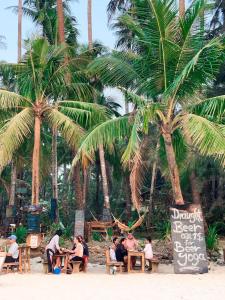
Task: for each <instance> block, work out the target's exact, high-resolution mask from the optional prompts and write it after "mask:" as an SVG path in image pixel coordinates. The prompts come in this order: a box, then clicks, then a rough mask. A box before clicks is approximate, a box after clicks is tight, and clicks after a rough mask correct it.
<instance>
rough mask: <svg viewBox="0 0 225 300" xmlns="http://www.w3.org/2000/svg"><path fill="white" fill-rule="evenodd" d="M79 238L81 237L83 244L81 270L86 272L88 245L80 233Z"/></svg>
mask: <svg viewBox="0 0 225 300" xmlns="http://www.w3.org/2000/svg"><path fill="white" fill-rule="evenodd" d="M79 238H80V239H81V243H82V245H83V250H84V253H83V259H82V264H81V270H82V271H84V272H86V269H87V264H88V259H89V249H88V245H87V244H86V242H85V240H84V238H83V237H82V235H79Z"/></svg>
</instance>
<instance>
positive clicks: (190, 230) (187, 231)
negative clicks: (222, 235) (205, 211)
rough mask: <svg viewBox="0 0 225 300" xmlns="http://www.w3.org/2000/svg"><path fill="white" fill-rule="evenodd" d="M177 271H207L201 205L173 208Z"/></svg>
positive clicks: (174, 248) (174, 249)
mask: <svg viewBox="0 0 225 300" xmlns="http://www.w3.org/2000/svg"><path fill="white" fill-rule="evenodd" d="M171 222H172V240H173V252H174V268H175V273H205V272H207V271H208V262H207V255H206V247H205V236H204V225H203V218H202V212H201V209H200V208H199V207H195V208H193V209H192V210H191V211H189V210H187V211H186V210H178V209H177V208H172V209H171Z"/></svg>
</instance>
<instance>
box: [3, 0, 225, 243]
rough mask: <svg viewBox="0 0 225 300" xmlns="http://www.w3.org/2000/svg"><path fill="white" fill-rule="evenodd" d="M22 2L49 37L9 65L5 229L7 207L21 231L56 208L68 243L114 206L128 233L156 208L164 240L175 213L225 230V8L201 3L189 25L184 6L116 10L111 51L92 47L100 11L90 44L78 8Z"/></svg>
mask: <svg viewBox="0 0 225 300" xmlns="http://www.w3.org/2000/svg"><path fill="white" fill-rule="evenodd" d="M22 2H23V3H22V12H23V17H24V16H26V17H29V18H30V19H31V20H32V21H33V22H34V24H35V25H36V26H38V28H39V29H40V31H39V32H40V36H39V37H35V39H34V38H32V37H30V38H28V39H27V40H26V41H25V42H24V45H25V51H24V52H25V53H24V55H23V57H22V59H18V60H19V63H18V64H10V63H5V62H1V64H0V76H1V82H0V83H1V89H0V145H1V146H0V152H1V155H0V169H1V178H0V207H1V212H2V214H1V220H2V219H5V215H4V214H5V211H6V206H7V205H10V206H13V205H14V204H15V207H16V209H15V210H14V211H15V212H16V214H15V215H14V216H19V217H18V218H19V220H22V221H23V217H22V215H21V213H20V211H21V210H20V208H21V207H26V206H27V205H29V204H30V203H31V202H32V204H38V203H39V202H40V203H41V204H42V205H44V206H45V207H46V208H47V210H48V211H49V210H50V201H49V200H50V198H52V197H53V198H58V200H59V201H58V208H59V218H58V219H57V220H56V221H60V220H61V221H63V223H64V224H65V225H69V228H70V230H69V232H71V228H73V225H72V222H73V220H74V211H75V209H77V208H78V209H84V208H86V218H87V219H92V218H93V217H95V216H97V218H101V217H102V208H103V206H104V207H107V208H109V209H111V211H112V213H113V214H114V215H115V216H121V219H122V220H124V221H125V222H126V224H129V223H131V224H132V223H133V222H134V220H137V218H138V213H139V211H140V210H141V209H145V210H146V209H149V211H150V214H149V215H150V218H149V219H148V224H147V226H148V227H151V225H154V226H155V227H156V228H158V231H159V232H160V233H161V235H163V236H169V233H170V228H169V226H168V224H169V223H168V207H169V206H170V205H171V203H174V202H175V203H176V204H183V203H185V202H195V203H201V204H202V206H203V209H204V212H205V213H206V220H207V221H208V222H209V223H210V224H214V223H215V222H218V221H221V220H223V218H224V216H225V209H224V208H225V205H224V197H225V194H224V184H225V176H224V169H223V166H224V161H225V157H224V154H225V151H224V149H225V127H224V107H225V96H224V95H225V88H224V86H225V85H224V82H225V81H224V78H225V77H224V53H225V52H224V46H225V45H224V28H225V26H224V19H225V18H224V6H223V5H224V4H223V3H224V1H216V0H215V1H213V0H212V1H203V0H195V1H190V2H191V4H190V6H187V5H186V12H185V14H183V11H182V12H181V9H180V12H179V7H178V5H177V3H178V1H175V0H169V1H165V0H129V1H128V0H109V1H108V8H107V12H106V13H107V14H108V20H109V25H110V28H111V30H113V31H114V32H115V34H116V36H117V41H116V45H115V46H116V47H115V49H116V50H112V51H108V50H106V47H105V46H104V45H102V44H101V43H100V42H95V41H92V20H91V7H92V6H91V5H95V4H94V1H90V0H89V1H88V4H89V5H88V7H89V14H88V15H89V18H88V19H89V23H88V27H89V41H88V42H89V43H88V45H81V44H79V43H78V34H79V33H78V30H77V21H76V17H75V16H73V15H72V5H73V1H70V0H66V1H61V0H57V1H56V0H51V1H46V0H38V1H36V0H24V1H22ZM179 2H180V3H183V4H184V3H185V2H184V1H179ZM180 8H181V6H180ZM183 8H185V7H184V6H183ZM10 9H12V10H13V11H14V12H16V13H17V12H18V7H11V8H10ZM3 41H4V40H3V37H2V36H1V38H0V44H1V45H2V42H3ZM6 41H7V39H6ZM106 88H110V89H107V90H106ZM111 88H116V89H117V90H119V91H120V93H121V94H122V96H123V99H122V101H121V100H120V101H119V102H120V103H117V99H115V98H116V97H117V94H118V92H117V90H116V91H115V90H112V89H111ZM108 91H110V92H108ZM112 91H113V92H112ZM106 93H110V94H111V96H110V97H107V96H106ZM120 97H121V96H120ZM123 100H124V101H125V103H126V104H125V105H124V104H121V102H123ZM121 106H122V107H121ZM123 106H125V114H124V113H123V112H121V111H122V110H123V108H124V107H123ZM74 157H75V158H74ZM72 161H73V162H72ZM56 189H57V190H58V192H57V193H55V190H56ZM24 190H25V192H24ZM103 192H104V193H103ZM13 194H15V195H16V199H15V201H14V200H13ZM56 195H57V196H56ZM131 199H132V203H131ZM149 199H150V200H149ZM106 200H107V201H106ZM106 203H107V205H106ZM132 206H133V207H135V208H136V210H133V211H132ZM137 211H138V213H137ZM20 218H22V219H20ZM42 218H43V220H44V223H45V224H49V225H50V219H49V217H48V215H45V214H43V216H42ZM159 222H160V224H159ZM153 223H154V224H153ZM162 224H164V225H165V224H166V225H165V226H164V225H162ZM57 226H59V225H57ZM213 228H214V227H209V233H208V236H207V243H208V246H209V248H211V249H212V248H214V245H216V240H217V232H216V231H215V230H214V229H213ZM221 228H222V227H221ZM221 228H220V232H222V229H223V228H222V229H221ZM22 231H23V230H22ZM68 234H69V233H68ZM96 238H97V237H96Z"/></svg>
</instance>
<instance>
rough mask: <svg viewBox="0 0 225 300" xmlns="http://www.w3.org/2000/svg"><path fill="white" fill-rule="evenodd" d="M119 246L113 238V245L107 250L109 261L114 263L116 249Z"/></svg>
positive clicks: (117, 241) (116, 239)
mask: <svg viewBox="0 0 225 300" xmlns="http://www.w3.org/2000/svg"><path fill="white" fill-rule="evenodd" d="M118 244H119V239H118V237H114V238H113V244H112V245H111V246H110V248H109V256H110V260H111V261H116V247H117V246H118Z"/></svg>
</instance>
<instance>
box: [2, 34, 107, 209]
mask: <svg viewBox="0 0 225 300" xmlns="http://www.w3.org/2000/svg"><path fill="white" fill-rule="evenodd" d="M65 51H66V48H65V46H58V47H57V46H50V45H49V44H48V42H47V41H46V40H45V39H38V40H34V41H33V42H32V44H31V48H30V50H29V51H28V52H27V54H26V56H25V57H24V60H23V62H22V63H21V64H19V65H16V66H14V65H1V66H0V68H1V69H11V70H12V72H14V74H16V80H17V86H18V93H13V92H10V91H6V90H0V110H1V111H3V112H4V111H6V110H7V111H11V113H12V116H11V118H10V119H8V120H5V125H4V126H3V127H2V128H1V131H0V142H1V152H2V155H1V159H0V165H6V164H7V163H8V161H9V160H10V159H11V157H12V155H13V153H14V152H15V151H16V150H17V149H18V147H19V146H20V145H21V144H23V143H24V141H25V140H26V139H27V138H28V137H29V136H30V135H31V134H32V132H33V134H34V146H33V158H32V204H34V205H37V204H38V203H39V188H40V171H39V169H40V148H41V134H42V125H43V124H44V123H47V124H48V126H49V127H50V128H54V127H57V128H58V130H59V131H60V132H61V135H62V137H64V138H65V140H66V141H67V143H68V144H69V145H70V146H71V147H72V148H75V146H76V145H77V143H78V141H79V139H80V137H81V135H82V133H83V130H82V128H81V127H80V126H79V125H78V124H77V122H82V121H84V124H86V123H87V122H89V119H87V118H89V117H90V116H91V115H90V113H91V111H92V112H94V111H95V112H97V108H96V104H95V105H94V104H88V103H82V102H79V101H77V102H76V101H60V100H58V101H57V103H55V102H54V101H53V99H55V98H56V97H55V95H56V94H57V95H58V99H60V98H62V97H63V95H64V94H66V92H67V90H71V91H73V93H74V95H76V98H77V99H78V100H79V99H80V100H81V99H83V97H84V96H83V95H85V97H86V98H88V97H91V95H92V88H91V87H90V86H89V85H88V83H86V82H87V81H86V82H85V81H84V79H83V78H84V77H83V78H82V76H81V70H79V69H78V68H77V67H78V62H79V61H80V59H79V58H78V59H77V60H76V59H74V60H73V62H70V61H69V62H68V64H65ZM75 61H76V63H75ZM74 64H77V65H76V69H75V68H74ZM71 68H73V72H72V73H71V74H72V75H71V82H70V84H69V85H68V82H67V81H66V80H65V74H67V73H68V72H70V69H71ZM76 70H77V71H76ZM88 95H89V96H88ZM100 111H103V110H102V109H100ZM91 114H92V113H91ZM98 115H99V113H98ZM90 120H91V119H90Z"/></svg>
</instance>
